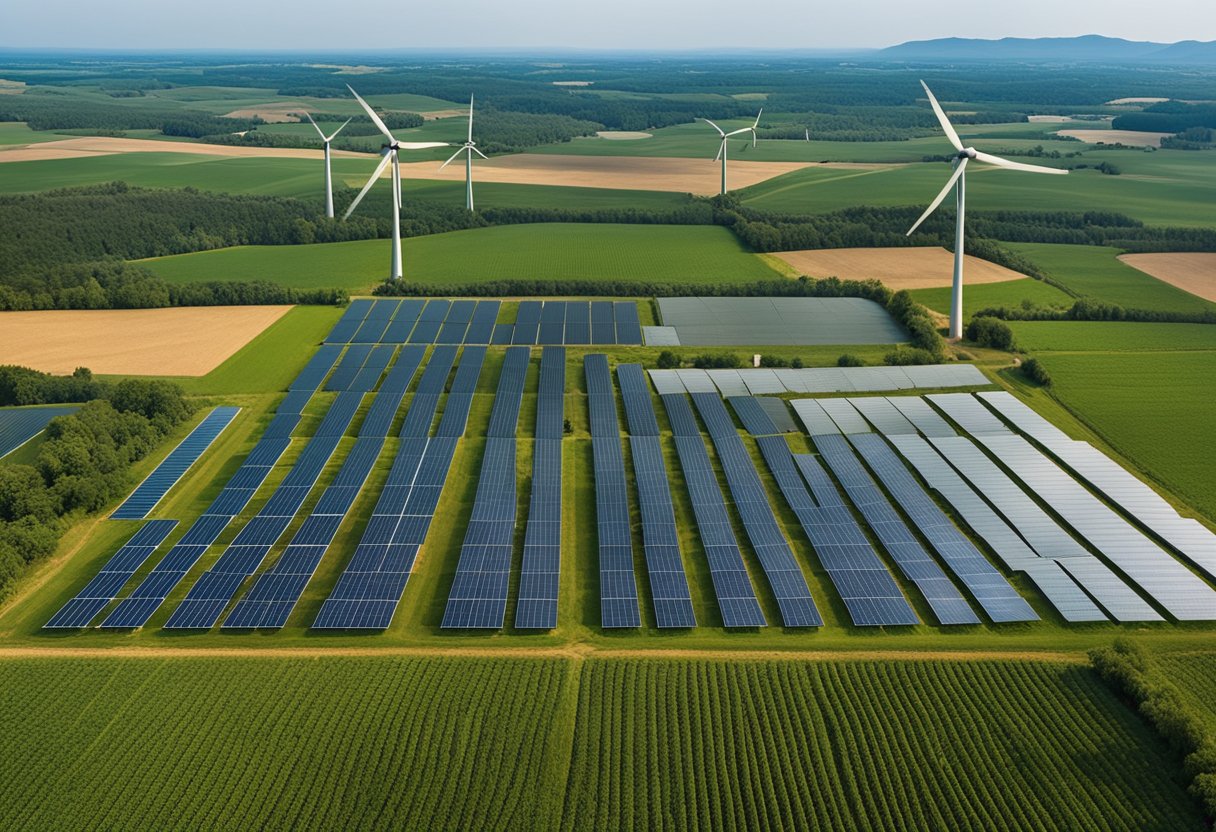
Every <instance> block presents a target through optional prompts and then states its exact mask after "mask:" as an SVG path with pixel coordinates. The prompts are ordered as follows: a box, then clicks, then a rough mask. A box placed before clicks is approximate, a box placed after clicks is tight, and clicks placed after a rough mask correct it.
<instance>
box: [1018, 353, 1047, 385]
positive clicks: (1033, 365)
mask: <svg viewBox="0 0 1216 832" xmlns="http://www.w3.org/2000/svg"><path fill="white" fill-rule="evenodd" d="M1020 369H1021V371H1022V375H1024V376H1026V378H1028V379H1030V380H1031V381H1033V382H1034V383H1035V384H1037V385H1039V386H1040V387H1050V386H1051V373H1049V372H1047V368H1046V367H1044V366H1043V362H1041V361H1039V359H1037V358H1028V359H1026V360H1025V361H1023V362H1022V366H1021V368H1020Z"/></svg>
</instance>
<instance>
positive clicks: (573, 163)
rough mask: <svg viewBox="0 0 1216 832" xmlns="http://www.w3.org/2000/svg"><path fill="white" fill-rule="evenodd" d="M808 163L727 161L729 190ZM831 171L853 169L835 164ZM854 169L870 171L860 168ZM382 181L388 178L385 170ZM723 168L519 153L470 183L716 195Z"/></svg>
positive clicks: (424, 166) (456, 177) (433, 170)
mask: <svg viewBox="0 0 1216 832" xmlns="http://www.w3.org/2000/svg"><path fill="white" fill-rule="evenodd" d="M813 166H814V163H812V162H731V163H730V166H729V167H728V168H727V171H726V176H727V185H728V186H729V187H730V188H732V189H735V188H746V187H749V186H751V185H755V184H757V183H759V182H764V181H765V180H768V179H772V178H773V177H774V176H780V175H781V174H783V173H789V172H790V171H794V170H800V169H802V168H807V167H813ZM831 167H852V166H851V165H846V164H843V163H842V164H838V165H836V164H834V165H831ZM858 167H874V166H873V165H862V166H858ZM384 175H385V176H388V175H389V172H388V171H385V173H384ZM401 175H402V176H403V177H405V178H406V179H444V180H450V181H461V180H463V179H464V166H463V165H449V166H448V167H446V168H444V169H443V170H442V171H441V170H439V163H437V162H410V163H408V164H403V165H402V166H401ZM720 176H721V168H720V167H719V166H718V164H717V163H716V162H714V161H712V160H710V159H679V158H658V157H650V156H634V157H622V156H550V155H548V154H539V153H536V154H533V153H518V154H515V155H511V156H496V157H494V158H493V159H491V160H490V161H488V162H487V161H481V160H478V161H476V162H475V163H474V164H473V181H474V182H507V183H512V184H517V185H567V186H572V187H584V188H615V189H625V190H641V191H673V192H676V193H691V194H702V195H711V194H716V193H717V192H718V185H719V177H720Z"/></svg>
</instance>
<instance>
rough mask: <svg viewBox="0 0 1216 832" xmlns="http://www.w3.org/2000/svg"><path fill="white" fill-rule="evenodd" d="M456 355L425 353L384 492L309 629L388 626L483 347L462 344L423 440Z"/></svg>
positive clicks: (431, 510)
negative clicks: (434, 430) (442, 400)
mask: <svg viewBox="0 0 1216 832" xmlns="http://www.w3.org/2000/svg"><path fill="white" fill-rule="evenodd" d="M455 353H456V349H455V348H454V347H447V346H443V347H436V348H435V350H434V351H433V352H432V353H431V360H430V362H429V363H428V364H427V368H426V370H425V371H424V372H423V374H422V379H421V380H420V381H419V383H418V389H417V390H416V391H415V393H414V397H413V399H412V400H411V401H410V408H409V412H408V413H407V414H406V418H405V424H404V425H403V426H402V430H401V437H402V438H401V444H400V446H399V448H398V450H397V456H396V458H395V459H394V460H393V467H392V469H391V470H390V471H389V475H388V481H387V483H386V485H385V488H384V491H382V492H381V494H380V499H379V501H378V502H377V503H376V508H375V510H374V511H373V513H372V518H371V520H370V521H369V523H368V525H367V527H366V528H365V529H364V532H363V537H362V539H361V540H360V541H359V545H358V546H357V547H356V548H355V554H354V557H352V558H351V561H350V563H348V564H347V565H346V569H345V570H344V571H343V573H342V575H341V577H340V578H339V579H338V583H337V585H336V586H335V587H334V589H333V591H332V592H331V593H330V594H329V597H328V598H326V599H325V602H324V603H323V604H322V606H321V611H320V612H319V613H318V615H317V618H316V620H315V621H314V622H313V625H312V626H313V627H314V628H316V629H341V630H351V629H386V628H387V627H388V626H389V624H391V623H392V619H393V614H394V613H395V612H396V609H397V604H398V602H400V600H401V595H402V593H403V592H404V591H405V587H406V584H407V582H408V581H409V576H410V571H411V570H412V569H413V567H414V559H415V558H416V557H417V555H418V549H419V548H420V547H421V546H422V544H423V542H425V540H426V535H427V532H428V531H429V529H430V525H431V520H432V519H433V518H434V514H435V507H436V506H437V505H438V503H439V498H440V496H441V494H442V492H443V486H444V484H445V482H446V481H447V475H448V471H449V469H450V468H451V465H452V456H453V455H454V454H455V453H456V446H457V444H458V442H459V438H460V435H461V434H462V433H463V431H464V426H465V425H466V424H467V422H468V412H469V406H470V405H471V404H472V400H473V393H474V391H475V390H476V387H477V378H478V376H479V375H480V374H481V367H482V363H483V362H484V359H485V353H486V350H485V348H484V347H465V349H464V353H463V355H462V356H461V361H460V366H459V367H458V368H457V370H456V376H455V378H454V379H453V381H452V389H451V393H450V394H449V395H448V398H447V403H446V405H445V406H444V413H443V417H442V418H441V420H440V425H439V429H438V431H437V433H436V435H435V436H434V437H432V438H429V439H428V438H427V431H428V429H429V427H430V425H431V423H432V422H433V421H434V420H435V412H436V408H437V406H438V393H439V392H441V391H442V390H443V387H444V383H445V381H446V379H447V376H448V371H449V370H450V368H451V366H452V360H453V357H454V355H455ZM445 428H446V431H447V433H446V434H445V432H444V431H445Z"/></svg>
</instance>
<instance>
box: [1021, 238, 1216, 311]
mask: <svg viewBox="0 0 1216 832" xmlns="http://www.w3.org/2000/svg"><path fill="white" fill-rule="evenodd" d="M1006 245H1007V246H1008V247H1009V248H1010V249H1012V250H1013V251H1015V252H1017V253H1018V254H1021V255H1022V256H1024V257H1026V258H1027V259H1029V260H1030V261H1031V262H1033V263H1034V264H1035V265H1037V266H1038V267H1039V268H1040V269H1042V270H1043V271H1044V272H1046V273H1047V274H1048V275H1050V276H1051V277H1052V278H1054V279H1055V280H1057V281H1059V282H1060V283H1062V284H1063V285H1065V286H1067V287H1068V288H1069V289H1071V290H1072V291H1074V292H1076V293H1077V294H1078V295H1081V296H1083V297H1088V298H1092V299H1094V300H1100V301H1105V302H1107V303H1117V304H1119V305H1120V306H1123V307H1126V308H1128V309H1149V310H1153V311H1160V312H1205V311H1211V310H1216V304H1213V303H1209V302H1208V301H1206V300H1203V299H1202V298H1199V297H1196V296H1195V295H1192V294H1191V293H1189V292H1184V291H1182V290H1181V289H1178V288H1176V287H1174V286H1171V285H1169V284H1168V283H1165V282H1163V281H1161V280H1158V279H1157V278H1155V277H1151V276H1150V275H1147V274H1145V273H1144V272H1142V271H1140V270H1139V269H1133V268H1132V267H1131V266H1129V265H1127V264H1125V263H1123V262H1121V261H1120V260H1119V259H1118V256H1119V255H1120V254H1121V253H1122V252H1121V251H1120V250H1119V249H1116V248H1109V247H1105V246H1079V245H1060V244H1053V243H1006Z"/></svg>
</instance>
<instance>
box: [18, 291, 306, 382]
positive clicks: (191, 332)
mask: <svg viewBox="0 0 1216 832" xmlns="http://www.w3.org/2000/svg"><path fill="white" fill-rule="evenodd" d="M289 309H291V307H290V306H208V307H179V308H170V309H97V310H70V311H58V310H55V311H40V312H0V364H20V365H22V366H25V367H33V368H34V369H35V370H42V371H43V372H48V373H70V372H72V371H73V370H74V369H76V368H77V367H88V368H89V369H90V370H92V371H93V372H95V373H99V374H105V375H165V376H201V375H205V374H206V373H208V372H210V371H211V370H213V369H215V368H216V367H218V366H219V365H220V364H222V363H223V362H224V360H225V359H227V358H228V357H229V356H231V355H232V354H233V353H235V352H236V351H237V350H239V349H240V348H241V347H243V346H245V344H247V343H248V342H249V341H250V340H252V339H253V337H254V336H256V335H257V334H258V333H260V332H261V331H262V330H264V329H266V327H268V326H270V325H271V324H272V323H274V322H275V321H277V320H278V319H279V318H281V317H282V316H283V315H284V314H285V313H286V312H287V311H288V310H289Z"/></svg>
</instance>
